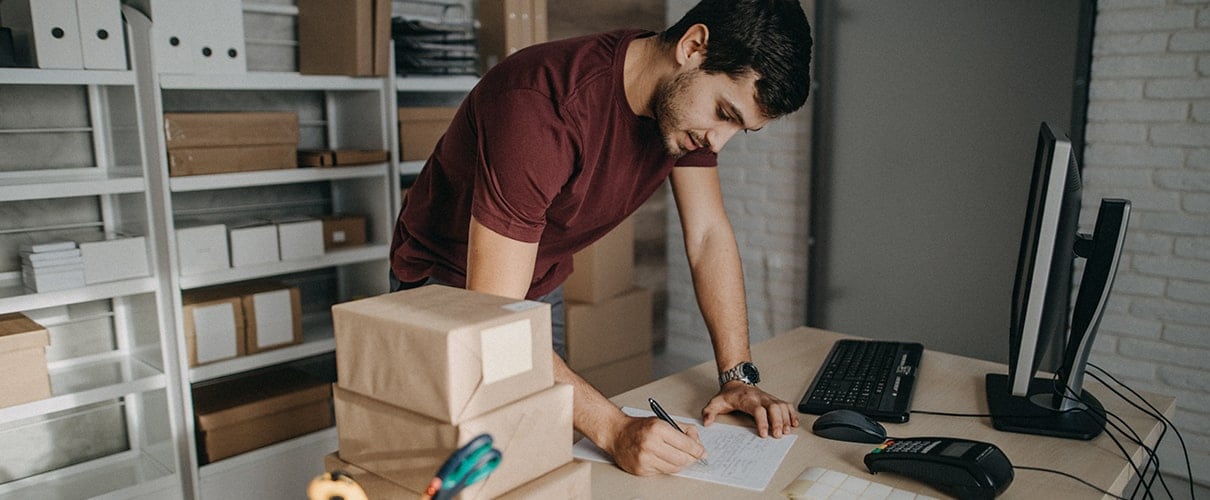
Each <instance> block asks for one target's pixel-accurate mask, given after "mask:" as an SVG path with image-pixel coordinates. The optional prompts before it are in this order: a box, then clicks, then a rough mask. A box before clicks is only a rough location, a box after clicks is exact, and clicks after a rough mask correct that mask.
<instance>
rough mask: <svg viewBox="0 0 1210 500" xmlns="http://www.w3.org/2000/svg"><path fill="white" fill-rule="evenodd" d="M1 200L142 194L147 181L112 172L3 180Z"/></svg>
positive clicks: (0, 186) (0, 189)
mask: <svg viewBox="0 0 1210 500" xmlns="http://www.w3.org/2000/svg"><path fill="white" fill-rule="evenodd" d="M3 180H4V184H3V185H0V200H3V201H22V200H42V199H51V198H71V197H76V196H98V195H108V194H127V193H142V192H143V190H144V189H145V188H146V182H145V181H144V180H143V178H142V177H140V176H135V175H121V174H114V173H109V174H105V173H95V174H79V173H77V174H66V175H38V176H29V177H16V178H5V179H3Z"/></svg>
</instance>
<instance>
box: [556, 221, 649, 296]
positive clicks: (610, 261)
mask: <svg viewBox="0 0 1210 500" xmlns="http://www.w3.org/2000/svg"><path fill="white" fill-rule="evenodd" d="M573 266H574V271H572V273H571V276H568V277H567V281H564V282H563V298H564V299H565V300H571V301H576V302H588V303H597V302H601V301H604V300H606V299H610V298H613V297H615V296H617V295H619V294H621V293H622V292H625V291H627V290H629V289H630V287H632V286H634V218H633V217H629V218H627V219H626V220H624V221H622V223H621V224H619V225H618V226H617V227H615V228H613V230H611V231H610V232H609V234H606V235H605V236H604V237H602V238H601V239H599V240H597V241H596V242H595V243H593V244H592V245H589V246H588V248H585V249H583V250H580V251H579V252H576V254H575V256H574V257H573Z"/></svg>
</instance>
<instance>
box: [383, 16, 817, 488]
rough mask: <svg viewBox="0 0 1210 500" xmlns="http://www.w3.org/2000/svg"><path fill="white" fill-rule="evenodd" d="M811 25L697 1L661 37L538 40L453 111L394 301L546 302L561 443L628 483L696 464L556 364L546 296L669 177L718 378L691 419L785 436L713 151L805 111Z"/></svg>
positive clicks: (789, 411)
mask: <svg viewBox="0 0 1210 500" xmlns="http://www.w3.org/2000/svg"><path fill="white" fill-rule="evenodd" d="M811 44H812V41H811V35H810V26H809V25H808V23H807V19H806V16H805V15H804V14H803V11H802V8H801V6H800V5H799V4H798V1H797V0H704V1H702V2H701V3H700V4H698V5H697V6H695V7H694V8H693V9H691V10H690V11H689V12H688V13H687V14H686V15H685V17H684V18H682V19H681V20H680V21H679V22H677V23H676V24H675V25H673V26H672V27H670V28H668V29H667V30H665V31H664V32H662V33H660V34H658V35H656V34H654V33H649V32H644V31H639V30H631V31H615V32H610V33H602V34H598V35H592V36H587V37H580V38H574V39H570V40H563V41H557V42H551V43H545V44H540V45H536V46H532V47H529V48H527V49H524V50H521V51H519V52H517V53H516V54H513V55H511V56H509V57H508V58H507V59H505V60H504V61H503V62H501V63H500V64H498V65H497V66H495V67H494V68H492V70H491V71H489V72H488V73H487V74H486V75H484V76H483V78H482V80H481V81H480V83H479V84H478V85H477V86H476V87H475V89H474V90H472V91H471V92H470V94H469V95H468V96H467V97H466V99H465V100H464V101H463V103H462V106H461V108H460V109H459V110H458V112H457V114H456V115H455V117H454V120H453V123H451V125H450V127H449V129H448V130H447V131H446V133H445V135H444V137H442V139H441V141H440V142H438V144H437V146H436V148H435V150H434V152H433V154H432V156H431V157H430V158H429V160H428V162H427V164H426V165H425V167H424V169H423V170H422V171H421V173H420V175H419V176H418V177H417V179H416V182H415V184H414V185H413V186H412V188H411V189H410V191H409V193H408V196H407V199H406V200H405V202H404V207H403V210H402V212H401V213H400V215H399V221H398V223H397V224H396V228H395V235H394V241H393V242H392V245H391V267H392V273H393V276H392V289H394V290H397V289H405V288H411V287H415V286H420V285H423V284H425V283H434V282H436V283H445V284H450V285H454V286H460V287H465V288H467V289H470V290H475V291H479V292H484V293H490V294H495V295H501V296H506V297H516V298H522V297H525V298H529V299H535V300H542V301H544V302H548V303H551V305H552V310H551V313H552V322H553V323H554V329H553V330H554V332H553V334H554V335H553V336H554V344H555V345H554V348H555V354H554V363H555V380H556V381H557V382H560V383H567V384H571V385H572V386H573V387H574V394H575V396H574V405H575V408H574V424H575V427H576V429H577V430H579V431H580V432H581V433H583V434H584V435H585V436H587V437H588V438H590V439H591V440H592V441H593V442H594V443H596V444H597V445H598V446H599V447H601V448H602V449H603V450H605V451H606V452H608V453H610V454H611V455H612V456H613V458H614V460H615V462H616V463H617V464H618V466H619V467H621V468H622V469H624V470H626V471H628V472H630V473H633V474H638V475H647V474H659V473H672V472H676V471H678V470H680V469H681V468H683V467H684V466H686V465H688V464H690V463H693V462H695V461H697V460H698V459H699V458H704V456H705V449H704V448H703V447H702V445H701V442H700V441H699V440H698V435H697V430H696V428H693V427H692V426H690V428H689V429H688V431H687V434H681V433H679V432H677V431H676V430H675V429H673V427H672V426H670V425H667V424H666V423H663V422H661V421H659V420H657V419H654V418H632V417H628V416H626V415H625V414H624V413H622V412H621V410H620V409H619V408H617V407H616V406H614V405H613V404H612V403H610V402H609V400H607V399H605V397H604V396H602V395H601V394H600V393H599V392H598V391H596V390H595V389H594V388H593V387H592V386H591V385H589V384H588V383H587V382H585V381H584V380H583V379H582V378H580V377H579V376H578V375H576V374H575V373H574V372H573V371H572V370H571V369H569V368H568V367H567V365H566V364H565V363H564V361H563V359H562V358H561V357H560V356H561V355H562V354H563V353H564V344H563V338H564V336H563V331H562V321H563V312H562V310H563V308H562V305H563V304H562V303H563V299H562V287H561V286H562V283H563V281H564V279H566V278H567V276H568V275H569V274H570V273H571V266H572V254H573V253H575V252H576V251H578V250H580V249H582V248H584V247H586V246H588V245H589V244H591V243H592V242H593V241H595V240H597V239H598V238H600V237H601V236H603V235H605V234H606V233H607V232H609V230H610V229H612V228H613V227H614V226H616V225H617V224H619V223H621V222H622V221H623V220H624V219H625V218H626V217H627V216H629V215H630V214H631V213H633V212H634V211H635V210H636V209H638V207H639V206H640V205H641V204H642V203H643V202H644V201H646V200H647V199H648V198H649V197H650V196H651V195H652V193H654V192H655V191H656V190H657V189H658V188H659V186H660V185H661V184H662V183H663V182H664V179H666V178H668V179H671V184H672V190H673V195H674V197H675V199H676V204H677V208H678V210H679V213H680V218H681V225H682V227H683V229H684V235H685V247H686V253H687V255H688V258H689V263H690V268H691V271H692V274H693V281H694V289H695V291H696V295H697V301H698V304H699V306H700V308H701V310H702V314H703V317H704V318H705V320H706V325H707V328H708V330H709V332H710V338H711V342H712V344H713V347H714V352H715V358H716V363H717V365H718V369H719V373H720V389H719V392H718V394H717V395H715V396H714V397H713V398H712V399H711V400H710V401H709V402H708V403H707V404H706V406H705V408H704V409H703V410H702V417H703V421H704V423H705V424H706V425H710V424H711V423H712V422H713V420H714V418H715V417H716V416H717V415H719V414H720V413H728V412H732V411H742V412H745V413H747V414H749V415H752V417H753V418H754V420H755V422H756V426H757V430H758V432H759V434H760V435H761V436H762V437H767V436H769V435H772V436H773V437H781V436H782V435H784V434H786V433H788V432H791V430H792V428H793V427H796V426H798V417H797V413H796V412H795V408H794V407H793V406H792V405H791V404H789V403H786V402H785V401H782V400H780V399H778V398H776V397H774V396H772V395H769V394H767V393H765V392H764V391H762V390H761V389H759V388H758V387H757V386H756V385H755V383H756V382H757V378H758V377H757V376H756V374H755V373H754V370H753V368H754V367H753V366H752V365H751V363H750V362H751V354H750V352H749V345H748V328H747V327H748V324H747V323H748V319H747V310H746V304H745V297H744V285H743V274H742V270H741V266H740V258H739V251H738V249H737V247H736V243H735V235H734V233H733V232H732V229H731V225H730V222H729V221H728V219H727V214H726V212H725V211H724V209H723V200H722V190H721V187H720V183H719V177H718V174H717V172H716V168H715V167H716V166H717V152H718V151H719V150H720V149H721V148H722V147H723V145H724V144H726V142H727V141H728V140H729V139H730V138H731V137H732V136H733V135H734V134H736V133H738V132H741V131H742V132H748V131H755V130H759V129H760V128H761V127H764V126H765V124H767V123H769V122H770V121H772V120H773V119H775V118H777V117H780V116H783V115H785V114H788V113H791V112H793V111H795V110H797V109H798V108H800V107H801V106H802V105H803V103H804V102H805V101H806V98H807V93H808V89H809V77H808V67H809V64H810V58H811V56H810V54H811V52H810V51H811Z"/></svg>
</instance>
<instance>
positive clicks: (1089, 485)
mask: <svg viewBox="0 0 1210 500" xmlns="http://www.w3.org/2000/svg"><path fill="white" fill-rule="evenodd" d="M1013 468H1014V469H1017V470H1032V471H1037V472H1049V473H1051V474H1058V475H1060V476H1064V477H1069V478H1071V479H1075V480H1076V481H1079V482H1081V483H1084V485H1085V486H1088V487H1089V488H1092V489H1094V490H1097V491H1099V492H1101V493H1102V494H1105V495H1109V496H1111V497H1113V498H1116V499H1118V500H1126V498H1125V497H1121V496H1118V495H1114V494H1113V493H1110V492H1109V491H1107V490H1103V489H1101V487H1099V486H1097V485H1095V484H1092V483H1090V482H1088V481H1085V480H1083V479H1080V478H1078V477H1076V476H1074V475H1072V474H1068V473H1066V472H1063V471H1058V470H1054V469H1046V468H1042V467H1030V466H1028V465H1014V466H1013Z"/></svg>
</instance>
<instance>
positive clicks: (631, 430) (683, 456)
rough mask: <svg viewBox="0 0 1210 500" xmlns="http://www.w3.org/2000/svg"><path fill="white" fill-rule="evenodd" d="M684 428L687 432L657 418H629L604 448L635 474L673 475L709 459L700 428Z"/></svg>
mask: <svg viewBox="0 0 1210 500" xmlns="http://www.w3.org/2000/svg"><path fill="white" fill-rule="evenodd" d="M683 428H684V429H685V432H686V434H681V433H680V432H677V430H676V429H673V428H672V426H671V425H668V423H667V422H664V421H663V420H660V419H658V418H655V417H647V418H637V417H626V421H625V423H624V424H623V426H622V427H621V428H620V429H618V432H617V434H616V435H615V436H614V439H613V442H612V443H611V446H609V449H607V450H605V451H606V452H607V453H609V454H610V455H612V456H613V460H614V462H615V463H617V464H618V467H621V468H622V470H624V471H626V472H629V473H631V474H634V475H636V476H650V475H654V474H672V473H674V472H678V471H680V470H681V469H683V468H685V466H686V465H689V464H692V463H693V462H696V461H698V460H699V459H702V458H706V448H705V447H703V446H702V442H701V440H700V439H698V434H697V427H696V426H693V425H685V426H683Z"/></svg>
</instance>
